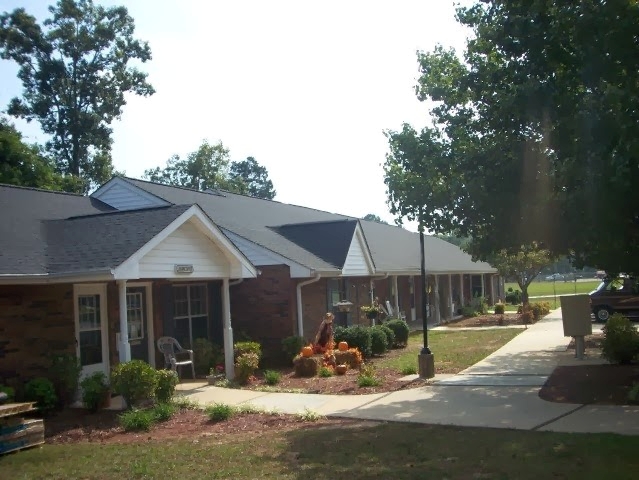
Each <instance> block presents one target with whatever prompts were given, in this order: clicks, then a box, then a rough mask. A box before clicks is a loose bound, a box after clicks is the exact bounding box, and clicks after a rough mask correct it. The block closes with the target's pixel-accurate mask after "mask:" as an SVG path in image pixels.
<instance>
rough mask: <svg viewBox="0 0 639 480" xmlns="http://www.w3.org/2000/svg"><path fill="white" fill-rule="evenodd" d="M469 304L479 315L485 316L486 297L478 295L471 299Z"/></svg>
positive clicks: (486, 308)
mask: <svg viewBox="0 0 639 480" xmlns="http://www.w3.org/2000/svg"><path fill="white" fill-rule="evenodd" d="M471 304H472V306H473V308H474V309H475V311H476V312H477V313H478V314H479V315H486V314H487V313H488V300H487V299H486V297H482V296H480V295H478V296H476V297H475V298H473V300H472V302H471Z"/></svg>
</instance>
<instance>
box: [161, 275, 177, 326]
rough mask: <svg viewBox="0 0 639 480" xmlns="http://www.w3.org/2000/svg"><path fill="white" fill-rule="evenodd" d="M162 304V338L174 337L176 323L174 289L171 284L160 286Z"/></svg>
mask: <svg viewBox="0 0 639 480" xmlns="http://www.w3.org/2000/svg"><path fill="white" fill-rule="evenodd" d="M160 302H161V303H160V304H161V305H162V325H163V327H164V332H163V333H162V336H164V337H173V336H174V334H175V322H174V320H173V287H172V285H171V284H170V283H167V284H164V285H161V286H160Z"/></svg>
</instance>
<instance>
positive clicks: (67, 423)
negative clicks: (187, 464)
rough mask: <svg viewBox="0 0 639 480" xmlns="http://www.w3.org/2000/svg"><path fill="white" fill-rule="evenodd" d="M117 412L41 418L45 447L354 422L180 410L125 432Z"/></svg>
mask: <svg viewBox="0 0 639 480" xmlns="http://www.w3.org/2000/svg"><path fill="white" fill-rule="evenodd" d="M118 413H119V412H114V411H110V410H103V411H100V412H98V413H89V412H87V411H86V410H82V409H68V410H64V411H62V412H59V413H57V414H55V415H53V416H51V417H48V418H46V419H45V421H44V424H45V437H46V443H49V444H69V443H86V442H89V443H97V444H109V443H118V444H125V443H145V442H155V441H163V442H168V443H167V445H169V444H170V443H171V442H172V441H174V440H177V439H187V438H188V439H189V440H193V441H197V438H198V437H215V436H222V435H231V434H235V435H240V434H244V433H248V432H250V433H251V434H252V435H254V434H256V433H257V434H260V433H263V434H268V433H269V432H270V431H272V430H273V429H277V430H278V431H282V430H294V429H299V428H318V427H326V426H336V425H344V426H347V425H349V424H354V423H360V424H361V423H362V422H358V421H353V420H346V419H334V418H321V419H319V420H317V421H314V422H311V421H305V420H302V419H301V418H300V417H298V416H295V415H269V414H253V413H251V414H238V415H234V416H232V417H231V418H230V419H228V420H226V421H223V422H212V421H210V420H209V419H208V417H207V416H206V415H205V414H204V413H202V412H201V411H199V410H182V411H180V412H178V413H176V414H175V415H174V416H173V417H172V418H171V419H170V420H168V421H166V422H162V423H159V424H156V425H154V426H153V427H151V429H150V430H149V431H148V432H125V431H124V430H123V429H122V428H121V427H120V426H119V425H118V418H117V416H118Z"/></svg>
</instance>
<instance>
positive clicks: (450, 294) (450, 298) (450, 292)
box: [448, 273, 454, 318]
mask: <svg viewBox="0 0 639 480" xmlns="http://www.w3.org/2000/svg"><path fill="white" fill-rule="evenodd" d="M448 312H449V315H448V318H453V316H454V315H453V276H452V275H451V274H450V273H449V274H448Z"/></svg>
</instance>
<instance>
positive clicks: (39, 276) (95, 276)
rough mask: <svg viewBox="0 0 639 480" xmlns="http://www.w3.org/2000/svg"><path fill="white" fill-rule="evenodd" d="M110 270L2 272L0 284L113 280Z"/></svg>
mask: <svg viewBox="0 0 639 480" xmlns="http://www.w3.org/2000/svg"><path fill="white" fill-rule="evenodd" d="M113 278H114V277H113V271H112V270H100V271H93V272H84V273H82V272H79V273H68V274H67V273H62V274H49V273H35V274H26V275H23V274H2V275H0V285H44V284H50V283H82V282H105V281H110V280H113Z"/></svg>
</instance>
